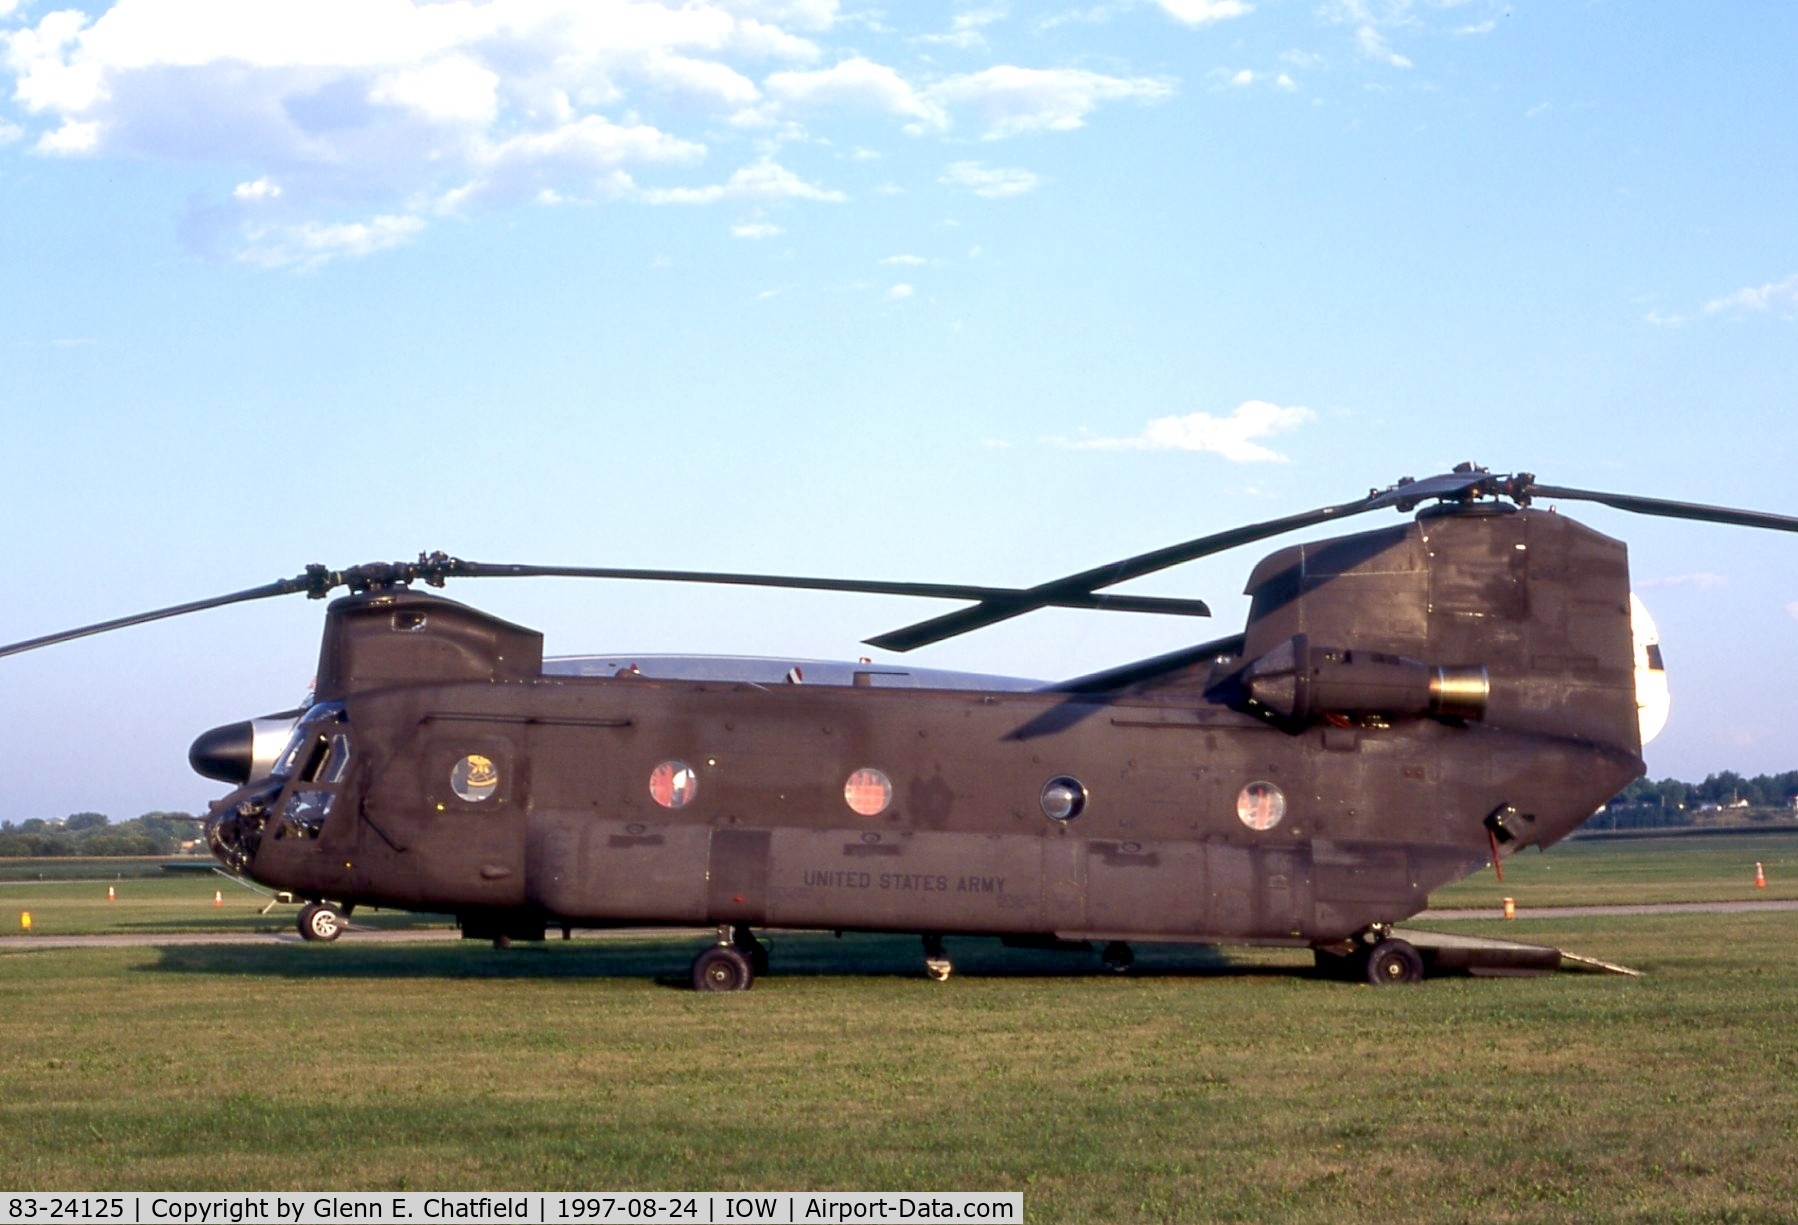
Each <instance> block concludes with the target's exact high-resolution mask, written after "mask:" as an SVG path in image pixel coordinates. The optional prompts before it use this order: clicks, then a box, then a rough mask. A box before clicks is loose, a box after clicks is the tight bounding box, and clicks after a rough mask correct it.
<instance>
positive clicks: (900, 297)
mask: <svg viewBox="0 0 1798 1225" xmlns="http://www.w3.org/2000/svg"><path fill="white" fill-rule="evenodd" d="M914 292H916V291H914V290H913V289H912V287H911V286H910V285H907V284H905V283H904V282H903V281H901V282H900V283H899V284H897V285H895V286H893V287H892V288H891V289H889V290H887V301H888V302H903V301H904V300H905V299H906V298H909V297H911V296H912V294H913V293H914Z"/></svg>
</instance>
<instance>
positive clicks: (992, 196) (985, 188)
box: [937, 162, 1042, 200]
mask: <svg viewBox="0 0 1798 1225" xmlns="http://www.w3.org/2000/svg"><path fill="white" fill-rule="evenodd" d="M937 182H939V183H943V184H946V185H947V186H950V187H959V188H962V189H963V190H965V191H971V192H973V193H974V194H975V195H977V196H981V197H983V198H985V199H988V200H999V199H1003V198H1004V197H1006V196H1021V195H1023V194H1024V193H1025V192H1029V191H1035V190H1036V189H1037V188H1038V187H1040V186H1041V185H1042V179H1041V178H1040V177H1038V176H1037V175H1035V174H1032V173H1031V172H1030V171H1028V170H1022V169H1019V168H1016V167H998V166H991V167H989V166H982V165H981V164H980V163H979V162H956V163H954V164H953V165H951V166H949V167H948V168H947V169H945V170H944V171H943V173H942V175H941V177H939V178H938V179H937Z"/></svg>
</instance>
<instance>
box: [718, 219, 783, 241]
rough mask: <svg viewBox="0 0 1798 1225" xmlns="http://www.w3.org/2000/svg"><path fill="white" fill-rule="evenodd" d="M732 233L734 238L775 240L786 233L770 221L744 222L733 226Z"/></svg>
mask: <svg viewBox="0 0 1798 1225" xmlns="http://www.w3.org/2000/svg"><path fill="white" fill-rule="evenodd" d="M730 233H731V237H732V238H773V237H775V236H776V235H779V234H784V233H786V231H785V230H783V229H781V228H780V227H779V226H777V225H775V224H773V223H772V222H768V221H743V222H739V223H737V224H736V225H733V226H731V227H730Z"/></svg>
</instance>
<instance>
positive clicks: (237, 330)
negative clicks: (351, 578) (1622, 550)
mask: <svg viewBox="0 0 1798 1225" xmlns="http://www.w3.org/2000/svg"><path fill="white" fill-rule="evenodd" d="M1794 46H1798V10H1793V9H1791V8H1790V7H1789V6H1785V5H1772V4H1768V5H1718V6H1710V5H1673V4H1661V5H1623V4H1615V3H1603V2H1599V3H1555V4H1546V3H1543V4H1531V3H1517V4H1499V3H1489V2H1487V0H1465V2H1462V3H1447V2H1442V3H1432V2H1428V0H1390V2H1387V3H1372V2H1357V0H1324V2H1322V3H1319V2H1317V0H1310V2H1307V3H1282V2H1279V0H1257V2H1255V3H1238V2H1234V0H1161V2H1159V3H1156V2H1149V0H1141V2H1134V3H1133V2H1128V0H1116V2H1109V3H1108V2H1105V0H1088V2H1085V3H1078V2H1077V3H1070V4H1058V3H1047V4H953V3H947V4H911V5H891V6H887V7H880V6H875V5H867V4H860V3H856V2H854V0H710V2H705V0H694V2H693V3H690V4H674V3H669V4H660V3H653V2H649V0H615V2H610V3H600V2H590V0H493V2H491V3H486V4H479V3H444V4H426V3H415V2H414V0H353V2H350V0H257V2H251V0H232V2H227V3H218V2H211V0H122V2H121V3H117V4H113V5H110V6H108V5H99V4H95V5H87V6H78V7H59V6H58V5H57V4H56V3H55V2H54V0H0V87H3V88H0V199H4V202H5V214H4V217H5V222H6V224H5V225H4V226H3V227H0V405H4V411H5V415H6V419H7V423H8V427H9V428H8V429H7V442H8V447H7V450H8V452H9V459H10V462H9V463H8V465H7V470H8V475H7V478H6V480H5V482H4V484H3V485H0V490H3V492H0V499H3V502H0V504H3V505H4V506H5V508H6V511H7V518H8V521H9V523H10V524H11V527H12V530H11V531H10V532H9V534H8V536H9V539H8V543H9V550H8V551H9V560H10V563H11V564H10V566H9V577H8V581H7V583H6V597H5V599H4V600H0V641H13V640H17V639H22V638H27V637H31V636H34V635H36V634H40V633H45V632H48V631H51V630H54V629H58V628H62V627H64V626H68V625H72V624H81V623H86V622H89V621H94V620H100V619H103V618H106V617H110V616H115V615H120V614H123V613H126V612H131V611H136V610H139V609H143V608H152V607H158V606H162V605H166V604H172V603H176V602H180V601H184V600H189V599H194V598H198V597H201V596H205V595H210V594H215V593H219V592H224V591H232V590H237V589H240V588H244V587H249V586H253V585H256V584H259V583H263V582H266V581H268V580H270V579H273V578H276V577H281V576H285V575H291V574H294V573H297V572H298V571H300V570H301V569H302V568H303V567H304V566H305V565H306V564H307V563H309V562H314V561H318V562H325V563H328V564H330V565H333V566H344V565H350V564H353V563H356V562H361V561H370V560H377V559H395V558H404V557H408V556H411V555H413V554H415V553H416V552H418V551H419V550H421V549H444V550H446V551H449V552H452V553H455V554H458V555H461V556H464V557H470V558H476V559H480V560H488V561H525V562H540V563H561V564H588V565H619V566H661V567H680V568H699V569H742V570H775V571H783V572H788V573H799V574H824V575H842V576H849V577H867V578H890V579H911V580H935V581H944V582H966V583H984V584H993V585H1028V584H1031V583H1034V582H1038V581H1041V580H1042V579H1045V578H1048V577H1052V576H1055V575H1058V574H1061V573H1066V572H1069V571H1073V570H1078V569H1083V568H1085V567H1087V566H1089V565H1093V564H1096V563H1098V562H1101V561H1104V560H1106V559H1109V558H1114V557H1119V556H1124V555H1127V554H1131V553H1135V552H1139V551H1142V550H1145V549H1149V548H1153V547H1155V546H1157V545H1160V544H1164V543H1168V542H1171V541H1175V540H1181V539H1186V538H1188V537H1192V536H1196V535H1200V534H1203V533H1206V532H1210V531H1214V530H1218V529H1220V528H1222V527H1225V526H1227V525H1230V524H1233V523H1237V522H1241V521H1244V520H1252V519H1265V518H1271V517H1275V516H1278V515H1284V514H1289V513H1292V512H1295V511H1298V510H1303V509H1307V508H1310V507H1314V506H1318V505H1321V504H1325V503H1333V502H1337V501H1342V500H1345V499H1348V498H1352V497H1355V496H1358V495H1360V494H1362V493H1364V492H1365V491H1366V490H1367V489H1368V488H1370V487H1373V486H1384V485H1387V484H1390V483H1391V482H1392V481H1394V480H1395V479H1397V478H1398V477H1400V476H1404V475H1417V476H1422V475H1426V474H1428V473H1431V472H1436V471H1441V470H1445V469H1447V468H1448V467H1450V466H1451V465H1453V464H1454V463H1456V462H1458V461H1461V460H1474V461H1476V462H1479V463H1481V464H1484V465H1488V466H1490V467H1492V468H1494V469H1495V470H1499V471H1516V470H1527V471H1531V472H1535V473H1537V474H1538V475H1539V476H1540V477H1541V478H1542V479H1543V480H1544V481H1548V482H1552V483H1557V484H1564V485H1574V486H1583V487H1587V488H1598V489H1614V490H1621V491H1625V492H1631V493H1643V494H1653V495H1658V496H1663V497H1670V498H1678V499H1684V500H1690V501H1700V502H1717V503H1725V504H1733V505H1747V506H1755V507H1760V508H1764V509H1771V510H1778V511H1784V512H1788V513H1798V496H1794V493H1793V490H1792V485H1793V481H1792V470H1793V462H1794V458H1795V450H1798V448H1795V443H1798V424H1794V415H1793V412H1792V408H1793V400H1794V395H1795V393H1794V390H1793V389H1794V386H1795V385H1798V380H1795V378H1794V375H1798V200H1795V199H1794V196H1795V194H1798V193H1795V192H1794V186H1795V180H1798V138H1795V135H1794V133H1795V132H1798V125H1795V124H1794V122H1793V119H1792V117H1793V116H1794V115H1798V74H1794V73H1792V72H1791V70H1790V60H1791V52H1792V48H1793V47H1794ZM1566 509H1568V510H1569V511H1571V512H1572V513H1575V514H1577V515H1578V516H1579V517H1580V518H1581V519H1582V520H1584V521H1585V522H1588V523H1590V524H1592V525H1593V526H1595V527H1597V528H1599V529H1600V530H1602V531H1606V532H1609V533H1611V534H1613V535H1617V536H1620V537H1622V538H1624V539H1626V540H1628V541H1629V542H1630V544H1631V555H1632V560H1633V564H1634V570H1635V576H1636V586H1637V588H1638V589H1639V591H1640V592H1641V594H1642V595H1643V596H1644V598H1645V599H1646V600H1647V601H1648V603H1649V605H1650V607H1651V608H1652V609H1653V610H1654V612H1655V614H1656V616H1657V618H1658V619H1659V621H1660V626H1661V631H1662V636H1663V639H1664V641H1665V647H1666V655H1667V659H1668V663H1669V667H1670V669H1671V670H1672V683H1673V689H1674V697H1673V717H1672V722H1671V724H1670V725H1669V727H1668V730H1667V731H1666V732H1665V733H1664V734H1663V736H1662V737H1661V739H1659V740H1657V741H1656V742H1655V744H1653V745H1652V746H1650V749H1649V752H1648V759H1649V767H1650V771H1651V773H1653V774H1655V775H1656V776H1661V775H1666V774H1674V775H1679V776H1682V777H1687V778H1699V777H1702V776H1703V775H1704V774H1706V773H1708V772H1710V771H1714V770H1720V769H1737V770H1741V771H1743V772H1745V773H1757V772H1762V771H1778V770H1786V769H1791V768H1795V767H1798V744H1795V743H1794V735H1793V733H1792V731H1791V729H1792V728H1793V727H1794V726H1795V725H1798V697H1795V696H1794V694H1793V689H1794V685H1793V681H1794V677H1795V673H1798V659H1795V653H1794V644H1795V641H1798V565H1795V563H1798V537H1789V536H1777V535H1772V534H1766V533H1749V532H1744V531H1739V530H1730V529H1722V528H1713V527H1705V526H1701V525H1693V524H1681V523H1672V522H1664V521H1660V520H1651V519H1641V518H1635V517H1631V516H1626V515H1622V514H1619V513H1617V512H1613V511H1609V510H1606V509H1604V508H1597V507H1584V508H1582V507H1569V508H1566ZM1259 553H1260V550H1259V549H1256V548H1250V549H1246V550H1242V551H1239V552H1237V553H1234V554H1229V555H1225V556H1223V557H1219V558H1215V559H1210V560H1207V561H1205V562H1202V563H1198V564H1195V565H1192V566H1188V567H1185V568H1183V569H1180V570H1177V571H1173V572H1169V573H1166V574H1162V575H1158V576H1155V577H1153V578H1151V579H1146V580H1142V581H1140V582H1139V583H1137V584H1135V585H1133V586H1132V588H1131V590H1134V591H1138V592H1141V593H1144V594H1164V595H1181V596H1198V597H1201V598H1204V599H1206V600H1207V601H1209V602H1210V603H1211V604H1212V606H1213V608H1214V610H1215V612H1216V618H1215V620H1214V621H1212V622H1210V623H1197V624H1196V626H1195V623H1192V622H1187V621H1179V620H1173V619H1162V618H1151V617H1139V616H1125V615H1118V614H1113V615H1102V614H1079V613H1071V612H1044V613H1038V614H1035V615H1033V616H1031V617H1028V618H1024V619H1022V620H1019V621H1015V622H1012V623H1009V624H1007V625H1004V626H1000V627H996V628H993V629H989V630H985V631H982V632H980V633H978V634H975V635H970V636H968V637H966V638H963V639H959V640H956V641H953V642H950V643H945V644H943V645H941V646H939V647H934V648H930V649H928V650H926V651H924V652H922V653H920V654H919V655H918V656H915V657H914V658H915V659H916V660H917V662H919V663H921V664H927V665H936V666H943V667H965V668H973V669H978V670H983V671H993V672H1008V673H1015V674H1021V675H1031V676H1043V677H1054V676H1066V675H1075V674H1078V673H1082V672H1087V671H1092V670H1095V669H1097V668H1102V667H1106V666H1110V665H1113V664H1117V663H1121V662H1124V661H1127V660H1129V659H1132V658H1137V657H1140V656H1144V655H1150V654H1156V653H1160V652H1163V651H1167V650H1171V649H1174V648H1176V647H1178V646H1181V645H1184V644H1186V643H1188V642H1191V641H1193V640H1194V638H1196V637H1211V636H1215V635H1219V634H1223V633H1227V632H1230V631H1232V630H1234V629H1236V628H1238V627H1239V626H1240V623H1241V619H1242V616H1243V613H1244V604H1243V601H1242V600H1241V599H1240V597H1239V595H1238V593H1239V592H1240V591H1241V588H1242V584H1243V580H1244V579H1245V577H1246V575H1247V573H1248V571H1249V569H1250V567H1251V566H1252V565H1253V563H1254V561H1255V559H1256V557H1257V556H1258V555H1259ZM452 594H454V595H456V596H457V597H459V598H462V599H465V600H468V601H470V602H472V603H477V604H479V605H481V606H483V607H488V608H491V609H493V610H494V611H496V612H498V613H500V614H502V615H505V616H509V617H512V618H514V619H516V620H520V621H522V622H525V623H527V624H530V625H533V626H536V627H537V628H540V629H542V630H544V631H545V633H546V634H547V636H548V647H549V649H550V650H551V651H552V652H560V653H571V652H579V651H588V650H592V651H618V652H632V651H639V652H652V651H688V652H724V653H747V654H790V655H797V656H811V657H817V656H823V657H846V656H849V657H852V656H854V655H857V654H860V653H862V651H863V650H864V648H862V647H861V646H860V645H859V643H860V640H861V639H862V638H864V637H867V636H869V635H872V634H874V633H877V632H880V631H882V630H886V629H891V628H893V627H895V626H898V625H901V624H904V623H906V622H907V621H908V620H911V619H916V618H917V617H919V616H922V615H928V614H930V613H933V612H936V611H940V610H944V609H946V607H947V606H944V605H935V604H915V605H914V604H912V603H907V602H901V601H898V600H894V599H886V598H870V597H854V596H833V595H805V594H795V593H771V592H770V593H764V592H748V591H741V590H728V589H727V590H718V591H709V590H700V589H687V588H677V587H663V586H637V587H626V586H620V585H599V584H576V583H572V582H567V581H561V582H557V581H541V582H521V583H512V584H503V583H488V584H480V583H464V584H462V585H461V586H460V587H458V588H457V589H456V590H455V591H454V592H452ZM321 611H322V610H321V609H320V607H319V606H318V605H316V604H312V603H309V602H308V601H305V600H303V599H299V598H292V599H288V600H285V601H270V602H264V603H261V604H257V605H250V606H245V607H239V608H234V609H229V610H224V611H220V612H215V613H211V614H207V615H205V616H202V617H194V618H187V619H185V620H181V621H176V622H170V623H164V624H159V625H154V626H148V627H143V628H140V629H136V630H133V631H130V632H126V633H119V634H114V635H110V636H108V637H106V638H102V639H95V640H88V641H84V642H80V643H74V644H69V645H66V646H63V647H60V648H57V649H54V650H49V651H43V652H38V653H35V654H32V655H28V656H21V657H17V658H13V659H9V660H6V661H3V662H0V721H3V723H4V726H5V727H6V728H7V729H8V731H9V733H10V734H11V736H12V752H11V753H10V754H9V755H8V761H9V768H8V769H7V770H5V771H3V772H0V817H5V818H7V819H15V820H16V819H20V818H23V817H30V816H60V815H63V814H64V813H67V812H71V811H76V810H80V809H89V808H92V809H98V810H101V811H105V812H109V813H111V814H112V815H113V816H115V817H117V818H123V817H126V816H131V815H135V814H136V813H138V812H141V811H143V810H146V809H151V808H168V807H177V808H189V809H198V808H200V807H201V806H202V805H203V804H204V802H205V801H206V799H208V798H210V797H212V796H215V795H216V794H218V790H219V789H218V788H217V787H215V786H214V785H213V784H211V783H209V782H206V781H205V780H202V779H199V778H197V777H196V776H193V775H192V774H190V773H189V772H188V771H187V768H186V764H185V753H186V747H187V745H188V743H189V742H190V741H191V739H192V738H193V736H194V735H195V734H197V733H198V732H199V731H202V730H204V729H205V728H208V727H211V726H214V725H216V724H220V723H224V722H229V721H233V720H236V719H239V718H243V717H247V716H250V715H254V714H259V713H263V712H266V711H271V710H276V709H280V708H282V707H285V706H289V705H291V704H293V703H294V702H295V701H297V700H298V699H299V697H300V696H301V695H302V694H303V693H304V691H305V689H306V687H307V682H308V680H309V678H310V677H311V675H312V671H313V665H314V660H315V658H316V650H317V645H316V644H317V629H318V625H319V616H320V613H321Z"/></svg>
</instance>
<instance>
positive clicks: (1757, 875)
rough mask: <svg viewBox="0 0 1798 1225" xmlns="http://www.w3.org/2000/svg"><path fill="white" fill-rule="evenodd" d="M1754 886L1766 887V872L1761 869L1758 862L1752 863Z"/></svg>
mask: <svg viewBox="0 0 1798 1225" xmlns="http://www.w3.org/2000/svg"><path fill="white" fill-rule="evenodd" d="M1754 887H1755V888H1756V889H1765V888H1766V887H1767V874H1766V873H1765V872H1763V871H1761V866H1760V864H1758V863H1756V864H1755V865H1754Z"/></svg>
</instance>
